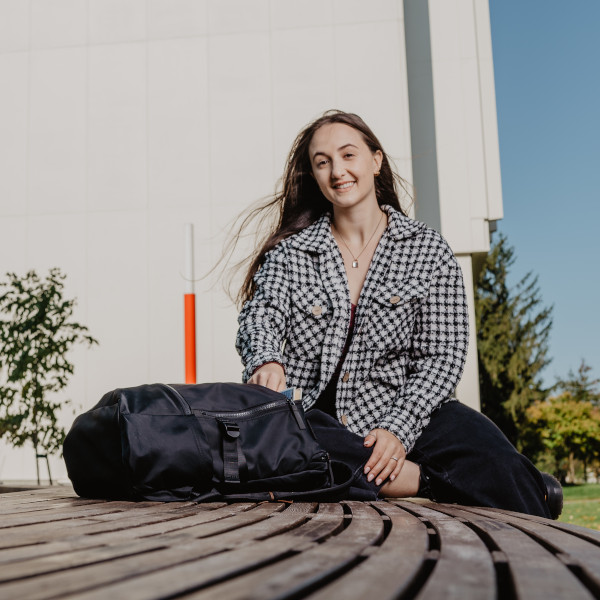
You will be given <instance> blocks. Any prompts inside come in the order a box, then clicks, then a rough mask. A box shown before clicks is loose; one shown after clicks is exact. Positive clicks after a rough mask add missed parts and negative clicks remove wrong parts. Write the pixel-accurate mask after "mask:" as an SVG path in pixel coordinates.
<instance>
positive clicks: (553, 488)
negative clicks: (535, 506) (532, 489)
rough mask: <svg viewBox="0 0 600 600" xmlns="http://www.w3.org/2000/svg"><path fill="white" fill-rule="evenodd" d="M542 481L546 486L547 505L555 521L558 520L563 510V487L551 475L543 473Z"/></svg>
mask: <svg viewBox="0 0 600 600" xmlns="http://www.w3.org/2000/svg"><path fill="white" fill-rule="evenodd" d="M542 479H543V480H544V485H545V486H546V504H547V505H548V508H549V509H550V515H551V516H552V518H553V519H555V520H556V519H558V517H560V513H562V509H563V491H562V487H561V485H560V483H559V481H558V479H556V477H553V476H552V475H550V473H544V472H542Z"/></svg>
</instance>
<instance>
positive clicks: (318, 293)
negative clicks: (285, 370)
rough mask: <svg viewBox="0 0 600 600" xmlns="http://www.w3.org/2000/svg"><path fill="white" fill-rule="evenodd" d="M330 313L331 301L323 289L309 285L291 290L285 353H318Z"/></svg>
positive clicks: (309, 354) (331, 311)
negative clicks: (302, 288) (301, 288)
mask: <svg viewBox="0 0 600 600" xmlns="http://www.w3.org/2000/svg"><path fill="white" fill-rule="evenodd" d="M332 315H333V308H332V305H331V301H330V300H329V297H328V296H327V294H326V293H325V291H324V290H322V289H319V288H310V287H309V288H307V289H305V290H302V291H295V292H293V293H292V314H291V315H290V329H289V332H288V336H287V343H286V354H287V353H288V352H289V353H290V354H294V355H305V356H306V355H308V357H310V356H313V355H316V354H319V355H320V353H321V348H322V345H323V340H324V338H325V332H326V331H327V327H328V324H329V322H330V320H331V317H332Z"/></svg>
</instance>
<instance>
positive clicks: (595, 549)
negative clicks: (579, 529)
mask: <svg viewBox="0 0 600 600" xmlns="http://www.w3.org/2000/svg"><path fill="white" fill-rule="evenodd" d="M466 510H468V512H473V513H475V514H481V515H484V516H490V511H489V510H487V509H479V508H469V509H466ZM491 514H492V515H493V518H494V519H495V520H499V521H502V522H504V523H509V524H510V525H513V526H514V527H516V528H518V529H520V530H521V531H524V532H525V533H527V534H528V535H530V536H531V537H533V538H534V539H535V540H537V541H538V542H539V543H541V544H543V545H544V546H547V547H551V548H552V550H553V552H554V553H555V554H556V555H559V556H560V560H561V562H563V563H565V564H567V565H570V566H573V567H579V568H580V569H582V570H583V571H584V573H585V574H586V576H587V577H588V578H589V579H590V580H591V581H592V582H594V583H595V586H596V593H598V595H599V596H600V545H595V544H590V543H589V542H588V541H586V540H585V539H583V538H581V537H579V536H578V535H572V533H571V532H570V531H569V530H563V529H562V528H556V527H553V526H552V525H551V524H549V523H547V522H540V521H533V520H531V519H528V518H526V517H525V516H524V515H519V516H516V515H517V514H518V513H503V512H500V511H494V512H493V513H491Z"/></svg>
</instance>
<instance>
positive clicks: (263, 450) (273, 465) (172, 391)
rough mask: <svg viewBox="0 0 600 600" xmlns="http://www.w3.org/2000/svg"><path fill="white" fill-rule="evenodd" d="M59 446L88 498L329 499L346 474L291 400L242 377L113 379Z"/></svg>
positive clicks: (342, 489) (346, 481)
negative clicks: (129, 383) (123, 382)
mask: <svg viewBox="0 0 600 600" xmlns="http://www.w3.org/2000/svg"><path fill="white" fill-rule="evenodd" d="M63 455H64V459H65V462H66V465H67V472H68V474H69V478H70V479H71V481H72V483H73V487H74V489H75V492H76V493H77V494H79V495H80V496H83V497H89V498H107V499H123V500H158V501H181V500H195V501H214V500H246V499H247V500H255V501H261V500H282V499H310V498H315V499H322V500H331V501H334V500H338V499H341V498H343V497H344V496H345V494H346V493H347V490H348V488H349V487H350V483H351V480H352V475H353V474H352V471H351V470H350V469H349V468H348V467H347V466H345V465H344V464H342V463H335V464H332V463H331V461H330V460H329V455H328V454H327V452H326V451H325V450H324V449H323V448H322V447H321V446H320V445H319V443H318V442H317V440H316V438H315V436H314V433H313V431H312V429H311V428H310V426H309V425H308V423H307V421H306V418H305V415H304V411H303V410H302V405H301V403H300V402H298V401H294V400H292V399H291V398H290V397H288V396H287V395H284V394H280V393H278V392H274V391H272V390H269V389H267V388H265V387H263V386H259V385H252V384H245V385H244V384H236V383H206V384H199V385H165V384H158V383H157V384H151V385H141V386H138V387H131V388H122V389H116V390H114V391H112V392H109V393H108V394H105V395H104V396H103V397H102V399H101V400H100V402H98V404H96V406H94V407H93V408H91V409H90V410H89V411H87V412H85V413H83V414H81V415H79V416H78V417H77V418H76V419H75V421H74V423H73V425H72V427H71V429H70V431H69V433H68V434H67V436H66V438H65V442H64V447H63Z"/></svg>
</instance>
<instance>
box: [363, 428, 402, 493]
mask: <svg viewBox="0 0 600 600" xmlns="http://www.w3.org/2000/svg"><path fill="white" fill-rule="evenodd" d="M364 445H365V447H366V448H371V447H372V448H373V453H372V454H371V458H369V460H368V461H367V464H366V465H365V469H364V473H365V475H367V479H368V480H369V481H373V479H375V478H376V479H375V484H376V485H381V484H382V483H383V482H384V481H385V480H386V479H388V477H389V479H390V481H394V479H396V477H398V475H400V471H401V470H402V467H403V466H404V461H405V459H406V450H405V449H404V445H403V444H402V442H401V441H400V440H399V439H398V438H397V437H396V436H395V435H394V434H393V433H390V432H389V431H388V430H387V429H373V431H371V432H370V433H369V434H367V436H366V437H365V442H364Z"/></svg>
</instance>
